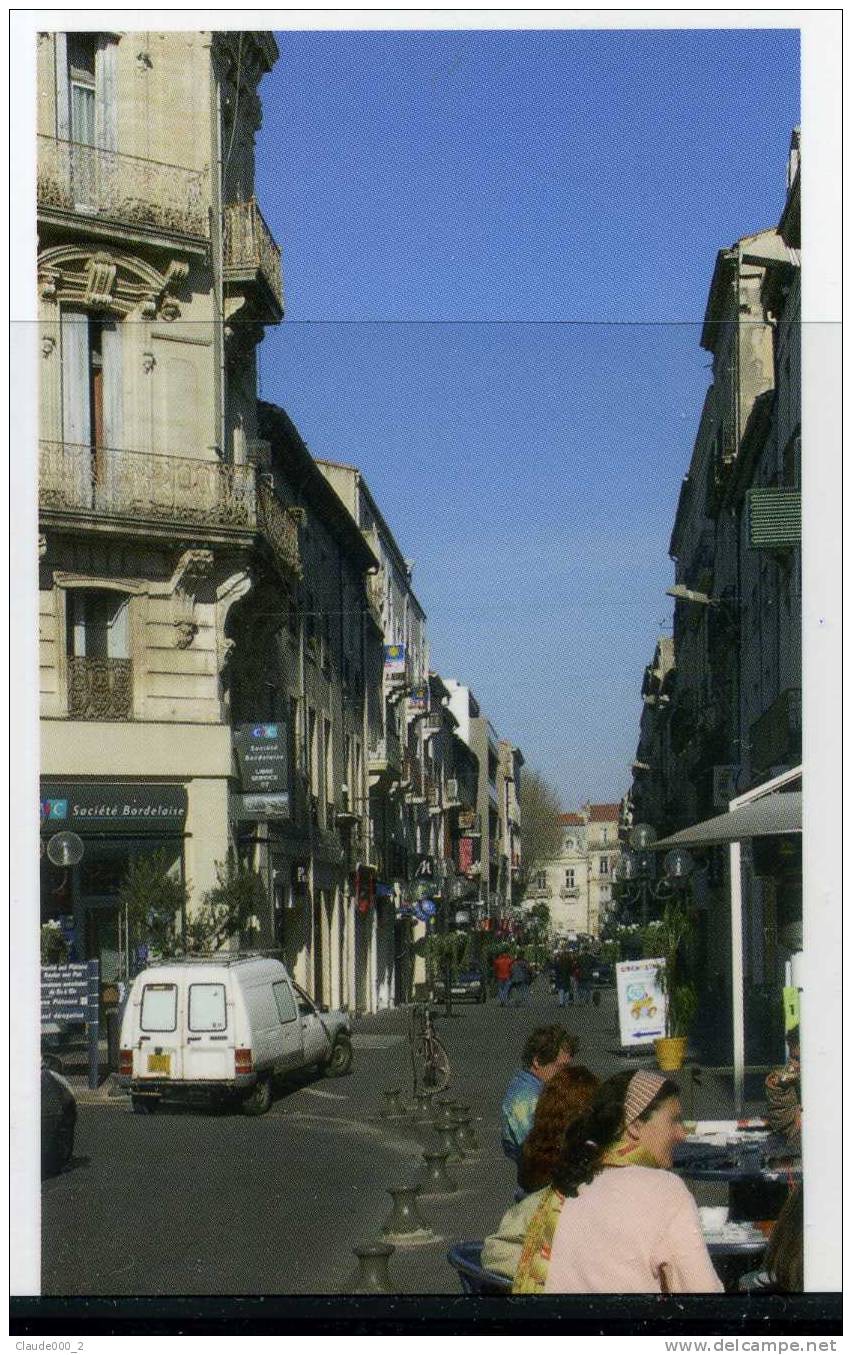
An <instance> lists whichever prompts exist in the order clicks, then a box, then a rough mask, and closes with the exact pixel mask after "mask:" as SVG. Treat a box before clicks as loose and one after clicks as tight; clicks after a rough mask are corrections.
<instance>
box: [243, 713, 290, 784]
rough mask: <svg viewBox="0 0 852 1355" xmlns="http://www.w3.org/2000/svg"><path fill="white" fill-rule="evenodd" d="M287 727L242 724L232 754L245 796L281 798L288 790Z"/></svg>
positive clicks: (280, 725)
mask: <svg viewBox="0 0 852 1355" xmlns="http://www.w3.org/2000/svg"><path fill="white" fill-rule="evenodd" d="M287 745H288V741H287V726H286V724H281V723H278V724H242V725H238V726H237V728H236V729H235V730H234V751H235V753H236V755H237V764H238V766H239V769H240V778H241V780H242V785H243V791H244V792H245V794H246V795H270V794H274V795H283V794H287V793H288V792H289V789H290V779H289V776H288V767H289V749H288V746H287Z"/></svg>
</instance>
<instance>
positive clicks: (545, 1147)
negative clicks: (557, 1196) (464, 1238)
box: [482, 1063, 600, 1278]
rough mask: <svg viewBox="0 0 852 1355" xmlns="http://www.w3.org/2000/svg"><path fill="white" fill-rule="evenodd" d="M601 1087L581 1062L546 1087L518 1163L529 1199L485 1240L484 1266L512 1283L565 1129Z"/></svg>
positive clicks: (519, 1203)
mask: <svg viewBox="0 0 852 1355" xmlns="http://www.w3.org/2000/svg"><path fill="white" fill-rule="evenodd" d="M599 1085H600V1084H599V1082H598V1079H597V1078H596V1077H595V1075H594V1073H591V1072H589V1069H588V1068H584V1067H583V1066H582V1064H576V1063H571V1064H567V1065H566V1066H565V1067H564V1068H560V1069H559V1071H558V1072H556V1073H554V1074H553V1077H552V1078H551V1079H550V1081H549V1082H546V1083H545V1084H544V1088H543V1090H542V1092H541V1095H540V1096H539V1098H538V1101H537V1102H536V1107H535V1118H534V1120H533V1127H532V1129H531V1130H530V1132H529V1135H528V1136H527V1138H526V1139H525V1140H524V1145H523V1149H522V1152H521V1160H520V1163H519V1164H518V1180H519V1183H520V1185H521V1188H522V1189H523V1190H524V1191H526V1192H527V1194H526V1195H525V1197H524V1198H523V1199H521V1200H519V1201H517V1203H515V1204H514V1205H513V1206H512V1208H511V1209H508V1210H507V1211H506V1213H505V1214H504V1215H503V1217H502V1219H501V1220H500V1224H499V1227H498V1228H497V1231H496V1233H492V1234H491V1235H490V1237H487V1238H486V1239H485V1242H484V1244H483V1248H482V1264H483V1266H484V1267H485V1269H486V1270H491V1271H494V1272H495V1274H497V1275H507V1276H509V1277H510V1278H511V1277H512V1276H513V1275H514V1273H515V1267H516V1266H517V1264H518V1257H519V1256H520V1254H521V1247H522V1246H523V1243H524V1235H525V1233H526V1230H527V1225H528V1224H529V1221H530V1219H531V1218H532V1216H533V1214H534V1213H535V1211H536V1208H537V1207H538V1201H539V1196H540V1195H541V1193H542V1191H543V1190H544V1188H545V1187H547V1186H549V1185H550V1180H551V1177H552V1175H553V1169H554V1167H555V1166H556V1163H557V1160H558V1158H559V1154H560V1152H561V1151H562V1140H563V1138H564V1136H565V1130H566V1129H567V1127H568V1125H569V1124H570V1123H571V1121H572V1120H575V1119H576V1118H577V1116H578V1115H580V1114H581V1113H582V1111H583V1110H584V1109H585V1108H586V1106H587V1105H588V1104H589V1102H590V1101H591V1099H592V1097H593V1096H594V1094H595V1091H596V1090H597V1088H598V1086H599Z"/></svg>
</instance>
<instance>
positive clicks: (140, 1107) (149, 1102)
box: [130, 1096, 160, 1115]
mask: <svg viewBox="0 0 852 1355" xmlns="http://www.w3.org/2000/svg"><path fill="white" fill-rule="evenodd" d="M159 1099H160V1098H159V1097H158V1096H131V1098H130V1102H131V1105H132V1106H133V1114H134V1115H153V1114H154V1112H155V1110H156V1109H157V1104H158V1102H159Z"/></svg>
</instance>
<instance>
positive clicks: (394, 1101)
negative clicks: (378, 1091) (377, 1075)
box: [381, 1087, 405, 1120]
mask: <svg viewBox="0 0 852 1355" xmlns="http://www.w3.org/2000/svg"><path fill="white" fill-rule="evenodd" d="M383 1095H384V1098H385V1102H386V1104H385V1108H384V1110H383V1111H382V1113H381V1119H383V1120H401V1119H403V1117H404V1115H405V1106H404V1105H403V1104H402V1101H401V1099H400V1098H401V1096H402V1091H401V1090H400V1088H399V1087H392V1088H390V1090H388V1091H385V1092H384V1093H383Z"/></svg>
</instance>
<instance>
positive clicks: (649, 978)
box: [615, 960, 666, 1047]
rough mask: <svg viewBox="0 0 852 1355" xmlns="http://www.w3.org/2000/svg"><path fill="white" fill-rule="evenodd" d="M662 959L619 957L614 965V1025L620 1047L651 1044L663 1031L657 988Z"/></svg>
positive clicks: (663, 1016) (660, 996)
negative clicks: (616, 1027)
mask: <svg viewBox="0 0 852 1355" xmlns="http://www.w3.org/2000/svg"><path fill="white" fill-rule="evenodd" d="M661 968H665V961H664V960H623V961H622V962H621V963H620V964H617V965H616V966H615V982H616V990H617V992H618V1026H619V1030H620V1032H621V1043H622V1046H623V1047H626V1046H628V1045H641V1044H651V1043H652V1042H653V1041H654V1040H658V1039H659V1038H660V1037H661V1036H662V1035H665V1032H666V998H665V994H664V993H663V990H662V988H661V987H660V977H659V974H660V969H661Z"/></svg>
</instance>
